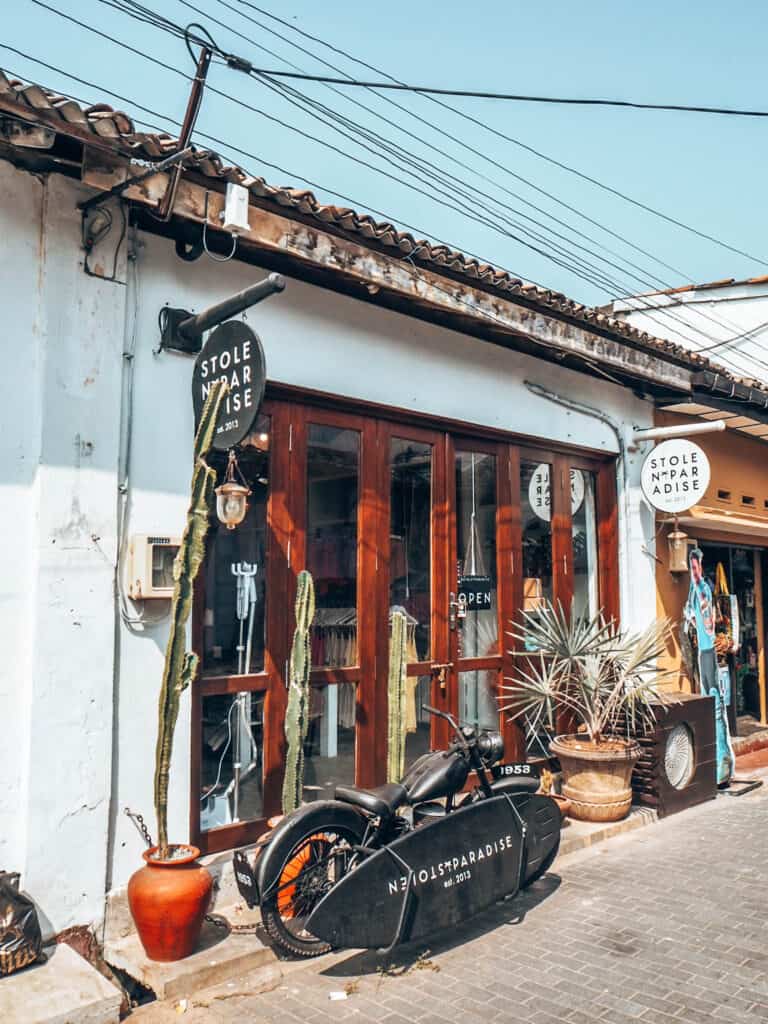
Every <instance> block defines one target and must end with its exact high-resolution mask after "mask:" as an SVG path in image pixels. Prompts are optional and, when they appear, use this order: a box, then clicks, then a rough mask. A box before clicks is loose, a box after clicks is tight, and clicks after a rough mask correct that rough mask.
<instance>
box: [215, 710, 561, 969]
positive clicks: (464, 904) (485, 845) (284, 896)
mask: <svg viewBox="0 0 768 1024" xmlns="http://www.w3.org/2000/svg"><path fill="white" fill-rule="evenodd" d="M424 710H425V711H428V712H429V713H430V714H432V715H436V716H438V717H440V718H443V719H445V720H446V721H447V722H448V723H449V724H450V726H451V728H452V729H453V732H454V735H455V741H454V742H452V743H451V744H450V746H449V747H448V749H447V750H444V751H436V752H433V753H428V754H424V755H422V756H421V757H420V758H419V759H418V760H417V761H416V762H415V763H414V764H413V765H412V766H411V768H410V769H409V770H408V771H407V772H406V774H405V777H404V778H403V780H402V782H399V783H388V784H387V785H384V786H379V787H377V788H375V789H358V788H356V787H353V786H337V787H336V792H335V797H336V798H335V799H334V800H322V801H317V802H315V803H308V804H304V805H302V806H301V807H299V808H298V809H297V810H296V811H294V812H293V813H292V814H288V815H286V816H285V817H284V818H282V819H281V820H280V821H279V822H278V823H277V825H276V826H275V828H274V829H273V830H272V831H271V832H269V833H267V834H266V835H265V836H263V837H262V841H261V842H260V843H259V844H258V845H257V850H256V858H255V861H254V862H253V864H251V863H250V862H249V860H248V857H247V856H246V855H245V853H244V852H243V851H241V850H238V851H236V853H235V864H234V867H235V878H236V881H237V885H238V887H239V890H240V894H241V895H242V897H243V899H244V900H245V901H246V903H247V904H248V905H249V906H250V907H254V906H256V905H257V904H258V905H259V907H260V909H261V916H262V922H263V925H264V928H265V929H266V932H267V934H268V935H269V937H270V939H271V941H272V942H273V943H274V944H275V946H277V947H279V948H280V950H282V951H283V952H287V953H289V954H291V955H293V956H299V957H312V956H319V955H320V954H322V953H326V952H328V951H329V950H330V949H332V948H337V947H348V948H356V949H357V948H377V949H380V950H382V951H384V952H390V951H391V950H392V949H394V947H395V946H396V945H397V944H398V943H401V942H410V941H414V940H416V939H419V938H422V937H423V936H425V935H427V934H428V933H430V932H433V931H436V930H437V929H440V928H446V927H450V926H452V925H456V924H458V923H459V922H461V921H463V920H465V919H466V918H468V917H470V916H471V915H472V914H475V913H477V912H478V911H479V910H482V909H483V908H484V907H487V906H489V905H491V904H492V903H494V902H496V901H497V900H499V899H501V898H503V897H509V896H513V895H514V894H515V893H516V892H517V891H518V890H519V889H521V888H525V887H526V886H528V885H530V884H531V883H532V882H533V881H535V879H537V878H539V877H540V876H541V875H543V874H544V872H545V871H547V869H548V868H549V867H550V865H551V864H552V862H553V861H554V859H555V857H556V855H557V851H558V848H559V845H560V825H561V816H560V810H559V808H558V806H557V804H556V803H555V801H554V800H551V799H550V798H549V797H547V796H543V795H541V794H538V793H536V790H537V789H538V785H539V782H538V779H537V778H536V777H535V775H534V774H533V773H532V771H531V767H530V765H525V764H523V765H503V764H501V763H500V762H501V760H502V758H503V756H504V742H503V739H502V737H501V735H500V734H499V733H495V732H489V731H480V732H477V731H476V730H474V729H473V728H471V727H469V726H463V727H460V726H459V725H458V723H457V722H456V720H455V719H454V718H453V717H452V716H451V715H449V714H447V713H446V712H443V711H439V710H437V709H436V708H432V707H429V706H426V705H425V707H424ZM472 770H474V772H475V773H476V776H477V780H478V783H479V784H478V785H477V786H476V787H475V788H474V789H473V790H471V791H470V792H463V790H464V788H465V784H466V782H467V779H468V777H469V773H470V771H472ZM489 774H490V776H491V777H490V778H489Z"/></svg>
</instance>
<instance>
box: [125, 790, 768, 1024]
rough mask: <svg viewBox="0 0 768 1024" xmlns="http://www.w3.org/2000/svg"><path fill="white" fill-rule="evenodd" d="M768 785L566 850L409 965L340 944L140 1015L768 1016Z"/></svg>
mask: <svg viewBox="0 0 768 1024" xmlns="http://www.w3.org/2000/svg"><path fill="white" fill-rule="evenodd" d="M766 797H768V788H766V787H764V788H763V789H761V790H758V791H757V793H755V794H750V795H748V796H743V797H740V798H733V797H727V796H721V797H719V798H718V800H717V801H715V802H714V803H709V804H706V805H703V806H701V807H698V808H695V809H693V810H691V811H687V812H685V813H683V814H679V815H676V816H674V817H672V818H669V819H667V820H666V821H663V822H661V823H659V824H658V825H655V826H653V827H650V828H647V829H643V830H641V831H638V832H634V833H630V834H628V835H625V836H621V837H619V838H617V839H614V840H612V841H610V842H608V843H605V844H603V845H602V846H600V847H597V848H595V849H593V850H587V851H584V852H583V853H578V854H575V855H573V856H571V857H569V858H567V859H566V860H564V861H563V862H562V865H561V866H560V865H558V863H557V862H556V863H555V865H554V873H553V874H551V875H549V876H547V877H546V878H545V879H542V880H541V881H540V882H537V883H536V884H535V885H534V886H533V887H532V888H531V889H529V890H528V891H527V892H526V893H525V894H524V895H523V896H521V897H518V898H516V899H514V900H512V901H509V902H508V903H504V904H501V905H499V906H497V907H495V908H494V909H493V910H492V911H490V912H488V913H486V914H483V915H481V916H479V917H477V918H475V919H473V920H472V922H471V923H470V924H469V925H468V926H465V927H464V928H462V929H461V930H459V931H457V932H456V933H455V934H454V935H453V936H451V937H448V939H446V937H445V936H441V938H440V939H439V940H436V941H435V942H433V943H432V944H431V945H430V946H429V948H428V950H426V951H425V948H424V947H423V946H421V947H419V948H418V949H416V950H411V951H409V956H408V957H407V958H406V957H405V956H403V954H401V955H399V956H398V957H396V964H398V965H399V967H398V968H396V969H394V970H389V971H386V970H384V966H385V965H384V964H383V963H382V962H381V961H380V960H378V959H377V958H376V957H374V956H372V955H370V954H365V955H359V954H358V955H351V954H346V955H345V954H341V955H339V956H338V957H336V958H335V961H334V962H332V963H330V964H328V963H327V962H323V964H322V967H321V965H320V964H318V965H316V966H314V967H312V968H306V967H305V968H303V969H301V970H299V971H296V972H294V973H293V974H290V975H288V976H287V977H285V978H283V979H282V980H281V982H280V984H279V985H278V986H277V987H276V988H274V989H273V990H272V991H270V992H265V993H263V994H260V995H241V994H237V993H242V992H244V991H247V984H248V983H247V979H243V981H242V983H238V984H237V985H236V986H233V987H231V988H229V989H227V987H226V986H225V987H222V988H220V989H218V990H215V991H214V990H212V991H211V992H209V993H199V994H198V995H197V996H194V997H192V998H191V999H190V1001H189V1004H190V1005H189V1009H188V1011H187V1012H186V1013H185V1014H184V1015H183V1016H178V1017H175V1018H171V1017H170V1016H169V1017H164V1016H163V1017H161V1016H160V1013H162V1012H163V1011H161V1010H160V1008H159V1007H158V1016H157V1017H155V1016H154V1014H153V1013H152V1012H151V1011H150V1008H149V1007H148V1008H147V1011H150V1012H149V1013H147V1016H146V1017H145V1016H144V1013H145V1012H146V1011H141V1012H140V1013H139V1014H138V1015H137V1024H144V1022H145V1021H146V1024H150V1022H152V1024H154V1021H155V1020H157V1021H158V1022H159V1021H160V1020H161V1019H168V1020H170V1019H176V1020H179V1021H183V1022H185V1024H197V1022H199V1021H206V1022H210V1024H219V1022H234V1021H238V1022H245V1021H247V1022H249V1024H250V1022H254V1024H257V1022H259V1024H260V1022H265V1024H266V1022H270V1024H272V1022H275V1024H277V1022H280V1024H297V1022H299V1021H301V1022H306V1024H324V1022H332V1021H333V1022H337V1021H351V1022H357V1021H376V1022H386V1024H407V1022H411V1021H417V1022H419V1024H438V1022H440V1024H445V1022H449V1024H453V1022H460V1021H461V1022H464V1021H466V1022H467V1024H475V1022H480V1021H482V1022H483V1024H491V1022H510V1024H515V1022H518V1021H519V1022H521V1024H523V1022H525V1024H562V1022H568V1024H592V1022H595V1021H600V1022H604V1024H630V1022H634V1024H638V1022H641V1024H675V1022H676V1024H684V1022H685V1024H688V1022H691V1024H701V1022H705V1021H711V1022H713V1024H714V1022H715V1021H717V1022H718V1024H720V1022H728V1024H737V1022H752V1024H757V1022H759V1021H768V929H767V928H766V917H768V841H767V840H768V799H766ZM419 957H420V958H419ZM345 989H346V991H347V993H348V996H347V998H346V999H345V1000H343V1001H331V999H330V998H329V996H330V993H331V992H338V991H341V992H343V991H345ZM165 1012H167V1011H165Z"/></svg>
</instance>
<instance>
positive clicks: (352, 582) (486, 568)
mask: <svg viewBox="0 0 768 1024" xmlns="http://www.w3.org/2000/svg"><path fill="white" fill-rule="evenodd" d="M341 405H342V403H341V402H340V401H338V400H334V401H333V402H331V401H330V400H329V401H327V402H316V403H310V402H304V401H299V400H297V398H296V397H295V396H293V395H291V396H289V397H288V398H287V399H286V398H281V397H275V396H274V393H273V397H271V398H270V399H269V400H268V401H267V402H265V403H264V407H263V415H262V417H261V418H260V420H259V422H258V423H257V425H256V429H255V431H254V433H253V434H252V435H251V436H250V437H249V438H247V439H246V442H245V443H244V446H243V451H242V456H241V457H240V465H241V469H242V470H243V472H244V474H245V476H246V479H247V480H248V483H249V486H250V487H251V489H252V495H251V498H250V507H249V511H248V515H247V518H246V521H245V523H244V524H243V525H242V526H240V527H239V528H238V529H236V530H234V531H228V530H226V529H224V528H220V527H218V526H217V525H216V524H214V525H213V526H212V528H211V538H210V543H209V546H208V557H207V560H206V565H205V567H204V570H203V571H202V572H201V574H200V584H199V587H198V591H197V595H196V600H195V616H194V617H195V624H194V642H195V649H196V650H200V651H201V652H202V656H201V663H202V672H201V675H200V678H199V679H198V680H197V681H196V682H195V684H194V685H193V694H192V772H191V776H192V792H191V814H190V831H191V835H192V839H193V841H194V842H195V844H196V845H198V846H199V847H200V848H201V849H202V850H203V851H205V852H214V851H215V850H220V849H226V848H230V847H232V846H235V845H242V844H244V843H247V842H249V841H252V840H253V839H255V838H256V837H257V836H258V835H259V834H260V832H262V831H263V830H264V828H265V822H266V819H267V818H268V817H269V816H271V815H273V814H277V813H279V812H280V809H281V787H282V776H283V768H284V762H285V754H286V742H285V737H284V719H285V709H286V705H287V692H286V679H287V673H288V659H289V651H290V642H291V637H292V632H293V628H294V615H293V601H294V596H295V581H296V576H297V575H298V573H299V572H300V571H302V570H304V569H308V570H309V571H310V573H311V574H312V577H313V580H314V584H315V592H316V615H315V620H314V625H313V629H312V675H311V702H310V725H309V733H308V736H307V741H306V744H305V747H304V755H305V769H304V799H305V800H313V799H322V798H327V797H329V796H332V795H333V790H334V788H335V786H336V785H337V784H350V783H356V784H358V785H361V786H374V785H378V784H380V783H382V782H384V781H386V764H387V721H388V710H389V709H388V694H387V666H388V648H389V632H390V619H391V613H392V610H393V609H394V608H402V609H403V610H404V611H405V614H406V617H407V622H408V629H407V636H408V669H407V673H408V687H407V701H406V729H407V733H406V736H407V738H406V758H407V761H409V762H410V761H413V760H414V759H415V758H416V757H418V756H419V755H420V754H421V753H423V752H425V751H426V750H428V749H430V748H435V747H438V746H440V745H441V744H447V743H448V742H449V736H448V731H447V726H446V724H445V723H444V722H441V721H438V720H436V719H434V718H430V717H429V716H427V715H426V714H424V713H423V712H422V710H421V708H422V705H423V704H425V703H431V704H433V705H435V706H437V707H439V708H442V709H444V710H448V711H451V712H452V713H453V714H455V715H456V716H457V717H459V718H460V719H461V720H462V721H464V722H467V723H468V724H471V725H473V726H475V727H478V726H479V727H481V728H482V727H488V728H501V729H502V731H503V732H504V735H505V745H506V748H507V756H508V757H509V758H510V759H515V758H518V759H523V758H524V757H525V756H526V747H527V742H526V738H525V736H524V735H523V734H522V732H521V730H520V729H519V728H518V727H517V726H515V725H511V724H510V723H509V721H508V720H507V717H506V716H503V715H501V714H500V712H499V706H500V705H499V700H498V697H499V695H500V684H501V682H502V680H503V679H504V678H505V677H507V678H511V677H512V676H513V675H514V667H513V661H514V659H513V655H512V641H511V639H510V637H509V635H508V630H509V625H510V623H511V622H512V620H514V619H516V618H518V617H519V614H520V611H521V610H522V609H527V610H535V608H536V607H537V606H538V605H539V604H540V603H541V602H542V601H543V600H544V599H547V598H548V599H550V600H553V601H560V602H562V604H563V606H564V607H569V606H570V604H571V602H572V601H573V602H574V605H575V606H576V608H577V609H578V610H580V611H591V612H593V613H594V612H596V611H597V610H598V609H599V608H603V609H604V610H605V612H606V613H607V614H608V615H611V616H617V615H618V607H617V605H618V587H617V581H618V566H617V551H616V532H617V531H616V522H615V517H616V501H615V467H614V463H613V460H612V459H600V458H592V457H588V456H586V455H581V454H579V453H573V452H568V451H565V450H550V449H546V448H543V447H539V446H533V445H529V444H528V443H521V442H520V440H519V439H516V438H509V437H505V436H504V435H501V434H499V433H498V432H491V431H488V432H486V433H485V434H483V433H474V432H472V430H471V429H470V428H463V427H457V426H456V425H455V424H446V425H442V424H434V425H433V424H430V423H429V422H428V421H426V420H425V418H424V417H420V418H415V417H414V418H413V419H411V420H409V419H407V418H406V417H400V416H398V415H396V414H395V413H390V412H389V411H388V410H383V409H382V410H371V409H370V408H366V409H365V410H355V409H354V408H352V407H349V408H347V409H343V408H340V406H341Z"/></svg>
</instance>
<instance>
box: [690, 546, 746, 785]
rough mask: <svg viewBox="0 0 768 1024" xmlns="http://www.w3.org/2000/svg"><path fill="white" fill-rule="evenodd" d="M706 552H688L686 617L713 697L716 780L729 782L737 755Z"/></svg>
mask: <svg viewBox="0 0 768 1024" xmlns="http://www.w3.org/2000/svg"><path fill="white" fill-rule="evenodd" d="M703 559H704V556H703V554H702V551H701V548H693V549H692V550H691V552H690V554H689V556H688V565H689V566H690V570H691V584H690V587H689V588H688V600H687V601H686V603H685V609H684V614H685V619H686V622H687V623H688V624H689V627H690V628H693V629H694V630H695V635H696V648H697V652H698V666H697V667H698V676H699V687H700V689H701V692H702V693H703V694H705V695H706V696H709V697H713V698H714V705H715V742H716V747H717V784H718V785H719V786H722V785H727V783H728V782H729V781H730V779H731V778H732V776H733V772H734V767H735V763H736V759H735V757H734V753H733V747H732V746H731V736H730V732H729V730H728V718H727V715H726V707H725V695H724V694H723V693H721V692H720V676H719V672H718V668H717V653H716V651H715V607H714V599H713V596H712V588H711V587H710V585H709V583H707V581H706V579H705V578H704V564H703Z"/></svg>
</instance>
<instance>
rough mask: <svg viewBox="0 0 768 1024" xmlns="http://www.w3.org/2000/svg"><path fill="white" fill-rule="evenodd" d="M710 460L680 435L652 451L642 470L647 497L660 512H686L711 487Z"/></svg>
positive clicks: (642, 481)
mask: <svg viewBox="0 0 768 1024" xmlns="http://www.w3.org/2000/svg"><path fill="white" fill-rule="evenodd" d="M709 475H710V474H709V459H708V458H707V455H706V452H705V451H704V449H703V448H699V446H698V445H697V444H694V443H693V441H686V440H685V438H683V437H676V438H674V439H673V440H670V441H663V442H662V443H661V444H657V445H656V447H655V448H654V449H653V450H652V451H650V452H649V453H648V455H647V456H646V457H645V462H644V463H643V468H642V470H641V473H640V486H641V487H642V489H643V494H644V495H645V497H646V500H647V501H648V502H649V504H651V505H652V506H653V507H654V508H656V509H658V510H659V511H660V512H685V511H686V510H687V509H689V508H690V507H691V506H692V505H695V504H697V502H699V501H700V500H701V499H702V498H703V497H704V493H705V491H706V489H707V487H709Z"/></svg>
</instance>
